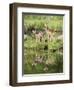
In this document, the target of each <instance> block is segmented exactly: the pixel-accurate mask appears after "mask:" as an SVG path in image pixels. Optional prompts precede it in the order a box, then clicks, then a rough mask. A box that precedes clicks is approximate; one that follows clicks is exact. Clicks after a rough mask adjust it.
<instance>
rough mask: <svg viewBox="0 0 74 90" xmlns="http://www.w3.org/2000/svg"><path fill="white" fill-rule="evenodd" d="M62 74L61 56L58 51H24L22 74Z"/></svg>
mask: <svg viewBox="0 0 74 90" xmlns="http://www.w3.org/2000/svg"><path fill="white" fill-rule="evenodd" d="M62 72H63V54H62V53H60V52H59V51H58V50H56V51H54V52H53V51H51V50H36V49H35V48H34V49H33V48H32V49H24V74H41V73H62Z"/></svg>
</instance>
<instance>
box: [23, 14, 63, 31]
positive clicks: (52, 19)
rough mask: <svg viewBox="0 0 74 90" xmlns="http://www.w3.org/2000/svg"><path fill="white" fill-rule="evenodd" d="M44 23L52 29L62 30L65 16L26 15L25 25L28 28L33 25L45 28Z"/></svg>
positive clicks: (41, 28) (40, 28) (38, 28)
mask: <svg viewBox="0 0 74 90" xmlns="http://www.w3.org/2000/svg"><path fill="white" fill-rule="evenodd" d="M44 24H47V26H48V27H49V28H50V29H54V30H55V29H56V30H62V27H63V16H51V15H48V16H46V15H45V16H44V15H25V16H24V26H25V28H26V30H29V29H31V28H32V27H33V28H35V29H37V30H43V29H44Z"/></svg>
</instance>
